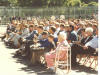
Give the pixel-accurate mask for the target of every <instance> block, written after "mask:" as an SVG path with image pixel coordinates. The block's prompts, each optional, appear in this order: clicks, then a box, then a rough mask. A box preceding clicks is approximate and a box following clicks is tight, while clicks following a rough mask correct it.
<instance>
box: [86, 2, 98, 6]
mask: <svg viewBox="0 0 100 75" xmlns="http://www.w3.org/2000/svg"><path fill="white" fill-rule="evenodd" d="M88 6H98V3H97V2H90V3H89V4H88Z"/></svg>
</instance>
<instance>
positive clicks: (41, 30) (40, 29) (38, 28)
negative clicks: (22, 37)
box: [37, 25, 43, 34]
mask: <svg viewBox="0 0 100 75" xmlns="http://www.w3.org/2000/svg"><path fill="white" fill-rule="evenodd" d="M37 30H38V33H39V34H40V33H42V32H43V26H42V25H40V26H38V27H37Z"/></svg>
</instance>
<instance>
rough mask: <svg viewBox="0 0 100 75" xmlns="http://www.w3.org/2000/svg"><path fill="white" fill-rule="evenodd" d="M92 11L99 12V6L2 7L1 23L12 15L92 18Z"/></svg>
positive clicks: (0, 8) (0, 13) (0, 10)
mask: <svg viewBox="0 0 100 75" xmlns="http://www.w3.org/2000/svg"><path fill="white" fill-rule="evenodd" d="M92 13H96V14H97V13H98V7H52V8H29V7H0V17H1V18H0V19H1V24H6V23H7V22H9V18H10V17H11V16H20V17H27V16H37V17H46V18H48V17H50V16H51V15H55V16H56V17H59V16H60V15H62V14H63V15H65V17H66V19H67V18H68V17H70V18H78V17H79V16H82V18H87V17H88V18H90V17H91V14H92Z"/></svg>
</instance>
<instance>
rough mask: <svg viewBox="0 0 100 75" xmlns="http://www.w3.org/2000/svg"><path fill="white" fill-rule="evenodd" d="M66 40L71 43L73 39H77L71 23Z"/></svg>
mask: <svg viewBox="0 0 100 75" xmlns="http://www.w3.org/2000/svg"><path fill="white" fill-rule="evenodd" d="M67 40H68V42H69V43H72V42H73V41H77V40H78V36H77V32H76V31H75V27H74V26H73V25H70V26H69V33H68V39H67Z"/></svg>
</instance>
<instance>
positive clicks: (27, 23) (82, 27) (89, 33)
mask: <svg viewBox="0 0 100 75" xmlns="http://www.w3.org/2000/svg"><path fill="white" fill-rule="evenodd" d="M2 40H4V42H5V43H6V45H7V46H10V47H13V48H18V51H17V52H16V53H17V54H18V53H21V55H22V56H25V57H26V58H27V57H31V55H30V45H32V44H34V43H40V45H39V47H44V48H45V51H44V52H45V54H44V57H45V61H46V63H47V68H48V69H51V68H52V69H53V67H54V63H55V62H54V61H53V60H54V59H55V57H56V52H57V51H58V50H60V51H62V49H66V50H67V49H68V48H69V47H70V48H71V65H72V67H75V66H76V65H77V60H76V56H77V54H81V53H82V54H89V53H94V52H95V51H96V50H97V48H98V21H97V20H96V19H93V18H92V19H67V20H66V19H65V17H64V15H61V16H60V18H55V16H52V17H51V18H50V19H46V18H38V17H33V18H20V19H19V18H12V19H11V23H9V24H8V25H7V30H6V33H5V34H4V36H3V37H2ZM60 47H61V48H62V49H61V48H60ZM64 57H65V53H64V52H62V53H61V54H60V59H63V58H64Z"/></svg>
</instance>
